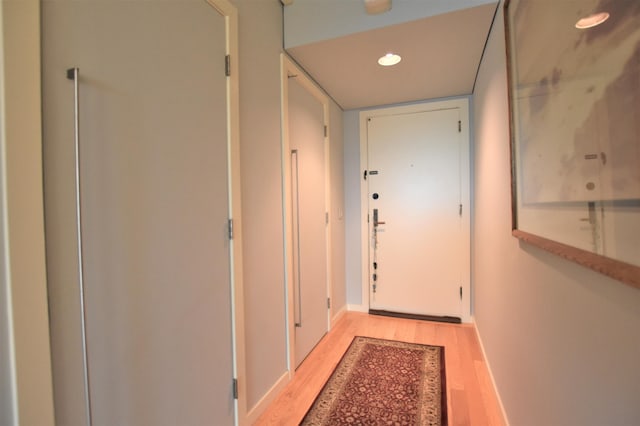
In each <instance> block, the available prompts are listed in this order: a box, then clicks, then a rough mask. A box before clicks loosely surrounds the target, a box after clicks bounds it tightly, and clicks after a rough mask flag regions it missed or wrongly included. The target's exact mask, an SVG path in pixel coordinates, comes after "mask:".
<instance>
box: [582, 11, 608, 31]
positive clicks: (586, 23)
mask: <svg viewBox="0 0 640 426" xmlns="http://www.w3.org/2000/svg"><path fill="white" fill-rule="evenodd" d="M607 19H609V14H608V13H607V12H600V13H594V14H593V15H589V16H585V17H584V18H582V19H580V20H579V21H578V22H576V28H578V29H580V30H584V29H586V28H592V27H595V26H596V25H600V24H602V23H603V22H604V21H606V20H607Z"/></svg>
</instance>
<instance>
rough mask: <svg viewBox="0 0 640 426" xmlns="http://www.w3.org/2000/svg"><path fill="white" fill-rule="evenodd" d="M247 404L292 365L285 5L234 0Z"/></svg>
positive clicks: (254, 400) (259, 395)
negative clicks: (283, 125)
mask: <svg viewBox="0 0 640 426" xmlns="http://www.w3.org/2000/svg"><path fill="white" fill-rule="evenodd" d="M234 3H235V5H236V6H237V8H238V26H239V52H240V58H239V60H240V82H239V83H240V147H241V148H240V149H241V169H242V177H241V178H242V211H243V215H242V221H243V248H244V253H243V262H244V303H245V307H244V309H245V345H246V368H247V369H246V374H247V389H246V390H247V409H248V410H251V408H252V407H253V406H255V405H256V404H257V403H258V402H259V401H260V399H261V398H262V397H263V396H264V395H265V394H266V393H267V392H268V391H269V389H270V388H271V387H272V386H273V385H274V384H275V382H276V381H277V380H278V379H279V378H280V377H281V376H282V375H283V374H284V373H285V372H286V371H287V353H286V349H287V342H286V316H285V281H284V252H283V250H284V240H283V224H282V175H281V171H282V170H281V158H282V157H281V155H282V154H281V149H280V144H281V129H280V53H281V52H282V9H281V5H280V3H279V2H278V1H276V0H273V1H255V0H236V1H234Z"/></svg>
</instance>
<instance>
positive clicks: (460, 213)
mask: <svg viewBox="0 0 640 426" xmlns="http://www.w3.org/2000/svg"><path fill="white" fill-rule="evenodd" d="M458 214H459V215H460V217H462V204H460V210H459V211H458Z"/></svg>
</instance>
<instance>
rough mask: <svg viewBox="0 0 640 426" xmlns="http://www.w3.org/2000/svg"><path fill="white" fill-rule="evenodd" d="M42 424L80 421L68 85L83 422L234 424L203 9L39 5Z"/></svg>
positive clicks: (220, 69) (223, 189)
mask: <svg viewBox="0 0 640 426" xmlns="http://www.w3.org/2000/svg"><path fill="white" fill-rule="evenodd" d="M42 14H43V18H42V26H43V110H44V162H45V205H46V235H47V263H48V280H49V286H50V288H49V291H50V310H51V324H52V325H51V327H52V347H53V368H54V387H55V399H56V400H55V404H56V416H57V422H58V423H60V424H78V425H80V424H85V423H86V421H85V409H84V403H83V396H82V395H83V394H84V384H83V380H82V376H83V375H82V371H81V366H82V359H81V358H82V357H81V341H80V328H79V325H78V323H79V318H80V315H81V313H80V309H79V303H78V300H79V297H80V296H79V294H78V290H77V289H78V275H77V272H76V271H77V266H76V265H77V248H76V244H75V242H76V232H75V220H76V217H75V203H74V201H75V199H74V197H75V194H74V175H73V173H74V163H73V140H74V132H73V83H72V82H71V81H69V80H67V79H66V78H65V74H66V69H68V68H71V67H78V68H79V70H80V71H79V72H80V80H79V82H80V84H79V85H80V164H81V181H82V187H81V196H82V203H81V211H82V218H83V222H82V231H83V244H84V249H83V257H84V282H85V300H86V327H87V348H88V367H89V394H90V397H91V398H90V402H91V414H92V420H93V424H94V425H115V424H118V425H142V424H153V425H175V424H183V425H201V424H214V423H215V424H221V425H222V424H233V399H232V395H231V379H232V371H233V370H232V346H231V305H230V300H231V293H230V272H229V266H230V259H229V241H228V239H227V236H226V232H225V229H226V224H227V219H228V211H229V207H228V179H227V176H228V172H227V130H226V123H227V120H226V111H227V107H226V78H225V77H224V61H223V58H224V55H225V53H226V51H225V20H224V17H223V16H221V15H220V14H219V13H218V12H217V11H215V10H214V9H213V8H212V7H211V6H210V5H208V4H207V3H206V2H205V1H183V2H132V1H130V2H112V1H91V2H78V1H66V0H58V1H48V0H45V1H43V3H42Z"/></svg>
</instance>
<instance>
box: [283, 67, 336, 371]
mask: <svg viewBox="0 0 640 426" xmlns="http://www.w3.org/2000/svg"><path fill="white" fill-rule="evenodd" d="M300 78H303V76H302V75H298V76H297V77H291V78H289V80H288V123H289V147H290V154H291V183H292V185H291V200H292V206H291V211H292V213H293V214H292V228H293V229H292V233H291V234H292V237H293V238H292V252H293V259H292V260H293V282H294V286H293V293H294V321H295V336H294V347H295V355H294V359H295V366H296V367H298V366H299V365H300V363H301V362H302V361H303V360H304V359H305V358H306V356H307V355H308V354H309V352H311V350H312V349H313V347H314V346H315V345H316V344H317V343H318V342H319V341H320V339H321V338H322V336H324V334H325V333H326V332H327V329H328V309H329V308H328V306H327V222H326V211H327V208H326V190H327V189H326V185H325V180H326V174H325V167H326V159H325V136H324V110H323V105H322V103H321V102H319V101H318V99H317V98H316V97H315V96H314V95H313V94H312V93H310V92H309V91H308V90H307V89H306V88H305V87H304V86H303V85H301V84H300V83H299V82H298V79H300Z"/></svg>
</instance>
